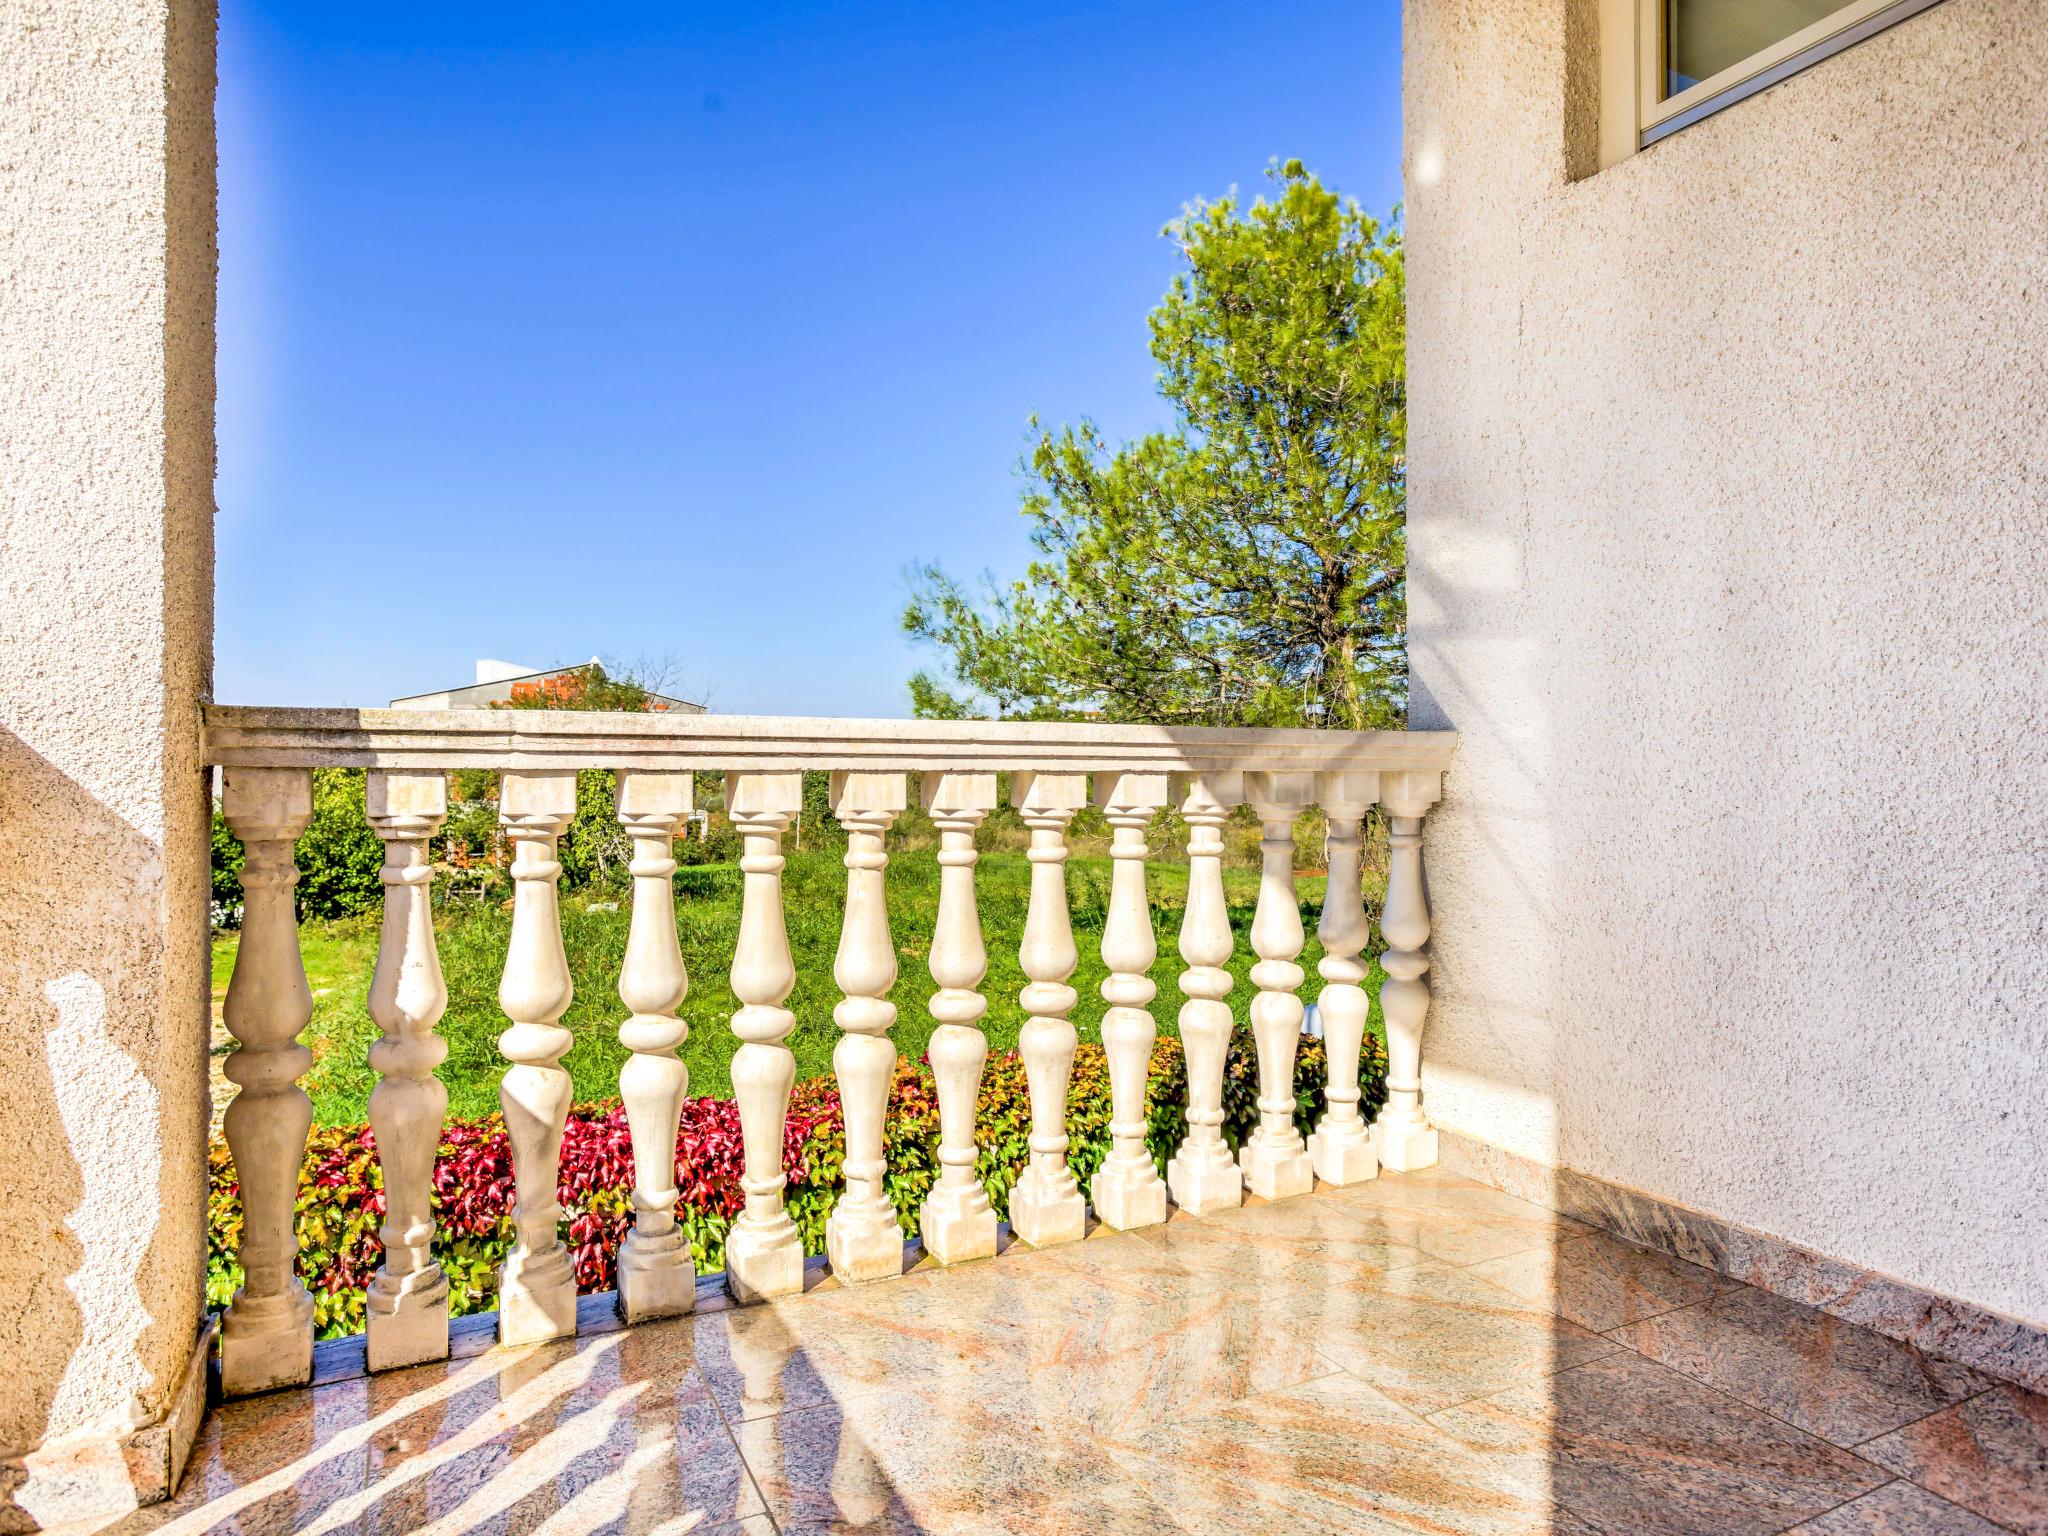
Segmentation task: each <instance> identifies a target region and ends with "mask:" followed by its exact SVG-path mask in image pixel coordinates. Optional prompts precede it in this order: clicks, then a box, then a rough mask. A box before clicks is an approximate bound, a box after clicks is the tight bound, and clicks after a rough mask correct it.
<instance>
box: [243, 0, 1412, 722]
mask: <svg viewBox="0 0 2048 1536" xmlns="http://www.w3.org/2000/svg"><path fill="white" fill-rule="evenodd" d="M1399 51H1400V49H1399V7H1398V6H1397V5H1396V4H1395V3H1394V0H1345V3H1320V0H1318V3H1290V4H1283V5H1275V6H1266V7H1261V6H1246V5H1244V4H1243V3H1241V0H1239V3H1208V0H1200V3H1172V4H1169V3H1166V0H1155V3H1148V4H1096V5H1077V4H1066V3H1043V0H1041V3H1040V4H1037V5H1032V6H1004V7H995V6H987V5H975V4H969V5H962V4H959V3H957V0H955V3H953V4H948V5H919V6H912V5H881V4H874V5H840V6H822V5H804V4H776V5H768V4H759V3H754V4H741V5H730V6H721V7H710V6H701V5H691V4H680V3H678V4H655V3H646V4H627V3H618V4H607V5H594V6H573V5H572V6H564V5H560V4H553V5H548V6H538V5H524V4H509V3H499V4H492V5H462V4H441V3H436V4H431V5H397V4H388V3H367V0H366V3H358V4H350V5H327V4H307V3H305V0H224V4H223V6H222V19H221V89H220V149H221V287H220V304H221V314H220V447H221V458H220V482H219V499H220V524H219V528H220V533H219V548H220V561H219V573H220V574H219V647H218V663H217V670H216V676H217V685H216V696H217V697H219V698H220V699H221V700H223V701H226V702H234V703H266V704H270V703H274V704H350V705H380V704H383V703H384V702H385V701H386V700H388V699H390V698H392V697H393V696H395V695H399V694H405V693H413V692H420V691H424V690H427V689H431V688H439V687H446V686H449V685H451V684H457V683H461V682H464V681H467V680H468V678H469V677H470V675H471V670H472V666H473V663H474V661H475V659H476V658H477V657H479V656H494V657H504V658H508V659H511V660H515V661H530V662H532V663H535V664H538V665H545V664H551V663H554V662H557V661H566V660H580V659H582V658H584V657H586V656H589V655H590V654H591V653H593V652H601V653H604V654H607V655H619V656H623V657H627V658H631V657H633V656H635V655H641V654H646V655H660V654H664V653H667V654H672V655H673V656H674V657H676V658H677V659H679V660H680V661H681V662H682V663H683V667H684V674H685V679H686V682H687V685H688V687H687V689H686V691H694V692H695V693H697V694H699V695H708V696H709V698H710V700H711V703H712V705H713V707H714V708H716V709H719V710H721V711H726V712H735V713H737V712H746V713H793V714H872V715H901V714H904V713H906V712H907V709H908V701H907V699H906V696H905V693H904V688H903V683H904V679H905V678H906V677H908V676H909V674H910V673H911V672H912V671H913V670H914V669H915V668H916V667H917V665H918V664H919V656H918V654H917V653H916V652H915V651H914V650H913V648H911V647H910V646H909V645H908V643H907V642H906V641H905V640H904V639H903V638H902V636H901V634H900V632H899V629H898V623H897V620H898V615H899V613H900V611H901V608H902V604H903V596H904V588H903V571H904V568H905V567H906V566H907V565H909V564H910V563H911V562H913V561H917V560H921V559H930V558H937V559H940V560H942V561H944V562H945V563H946V564H947V565H948V566H949V567H951V568H953V569H955V570H956V571H959V572H961V573H962V574H973V573H975V572H977V571H980V570H983V569H989V570H993V571H995V572H996V573H997V574H998V575H1003V576H1009V575H1014V574H1016V573H1018V572H1019V571H1020V570H1021V568H1022V566H1023V564H1024V562H1025V560H1026V558H1027V555H1028V549H1027V545H1026V542H1025V523H1024V520H1023V519H1022V518H1021V517H1019V516H1018V515H1017V491H1018V486H1017V480H1016V477H1015V466H1016V461H1017V458H1018V455H1019V453H1020V452H1021V450H1022V449H1023V446H1024V442H1025V428H1026V421H1027V418H1028V417H1029V415H1030V414H1031V413H1032V412H1033V411H1037V412H1038V413H1040V414H1041V415H1042V416H1043V417H1045V418H1046V419H1047V420H1049V421H1054V422H1057V421H1062V420H1071V419H1074V418H1077V417H1079V416H1082V415H1088V416H1092V417H1094V418H1095V420H1097V421H1098V422H1099V423H1101V424H1102V426H1103V427H1104V428H1105V429H1106V430H1107V431H1108V432H1110V433H1111V434H1113V435H1116V436H1126V435H1131V434H1134V433H1137V432H1140V431H1143V430H1146V429H1148V428H1150V427H1153V426H1157V425H1161V424H1163V423H1164V421H1165V420H1166V413H1165V409H1164V407H1163V405H1162V404H1161V403H1160V402H1159V400H1158V399H1157V397H1156V395H1155V394H1154V392H1153V379H1152V365H1151V361H1150V359H1149V357H1148V356H1147V354H1146V352H1145V314H1146V312H1147V310H1149V309H1150V308H1151V307H1152V305H1153V304H1154V303H1156V302H1157V300H1158V298H1159V296H1160V294H1161V293H1162V292H1163V291H1164V289H1165V287H1166V283H1167V280H1168V279H1169V277H1170V276H1171V275H1172V273H1173V270H1174V266H1175V259H1174V253H1173V250H1172V247H1171V245H1170V244H1169V243H1168V242H1166V241H1164V240H1161V239H1160V238H1158V234H1159V228H1160V226H1161V225H1162V224H1164V223H1165V222H1166V221H1167V220H1168V219H1169V218H1171V217H1173V216H1174V215H1175V214H1176V212H1178V210H1179V208H1180V207H1181V205H1182V204H1183V203H1184V202H1186V201H1188V200H1190V199H1192V198H1195V197H1199V196H1204V195H1209V196H1213V195H1217V194H1221V193H1223V192H1224V191H1226V190H1228V189H1229V188H1230V187H1231V186H1232V185H1233V184H1236V185H1238V186H1240V187H1242V188H1244V189H1245V190H1246V191H1251V190H1253V189H1254V188H1256V187H1258V186H1259V185H1261V181H1262V178H1261V173H1262V171H1263V169H1264V167H1265V166H1266V164H1267V162H1268V160H1269V158H1271V157H1275V156H1278V157H1281V158H1285V157H1287V156H1296V155H1298V156H1300V157H1301V158H1302V159H1303V160H1305V161H1306V162H1307V163H1308V164H1309V165H1310V166H1311V167H1312V168H1314V169H1316V170H1318V171H1320V172H1321V173H1322V175H1323V176H1324V178H1325V180H1327V181H1329V182H1331V183H1332V184H1333V185H1335V186H1337V187H1339V188H1341V189H1342V190H1343V191H1345V192H1347V193H1349V194H1351V195H1354V196H1356V197H1357V198H1358V199H1359V200H1360V201H1361V202H1362V203H1364V204H1365V206H1366V207H1367V208H1368V209H1370V210H1372V211H1375V212H1380V213H1384V212H1385V211H1386V210H1387V209H1388V208H1389V207H1391V206H1392V205H1393V204H1394V203H1395V202H1396V201H1397V200H1398V198H1399V196H1400V97H1399V91H1400V74H1399Z"/></svg>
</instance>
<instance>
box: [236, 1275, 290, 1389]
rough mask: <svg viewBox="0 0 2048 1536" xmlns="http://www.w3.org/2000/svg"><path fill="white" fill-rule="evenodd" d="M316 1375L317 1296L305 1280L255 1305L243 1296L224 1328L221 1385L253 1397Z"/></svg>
mask: <svg viewBox="0 0 2048 1536" xmlns="http://www.w3.org/2000/svg"><path fill="white" fill-rule="evenodd" d="M312 1379H313V1298H312V1297H311V1296H310V1295H308V1294H307V1293H306V1288H305V1286H304V1285H303V1284H301V1283H300V1282H299V1281H297V1280H294V1281H293V1282H292V1289H291V1290H289V1291H287V1292H286V1293H285V1294H283V1295H281V1296H266V1297H264V1298H263V1299H262V1301H261V1302H260V1303H258V1304H256V1305H255V1306H254V1307H251V1306H250V1305H249V1304H247V1303H244V1302H241V1301H237V1302H236V1304H235V1305H234V1306H232V1307H230V1308H229V1309H228V1313H227V1318H226V1320H225V1321H224V1322H223V1323H222V1325H221V1331H220V1387H221V1392H222V1393H223V1394H224V1395H225V1396H228V1397H248V1396H251V1395H253V1394H254V1393H257V1392H271V1391H275V1390H276V1389H277V1388H279V1387H300V1386H304V1385H305V1384H306V1383H307V1382H309V1381H311V1380H312Z"/></svg>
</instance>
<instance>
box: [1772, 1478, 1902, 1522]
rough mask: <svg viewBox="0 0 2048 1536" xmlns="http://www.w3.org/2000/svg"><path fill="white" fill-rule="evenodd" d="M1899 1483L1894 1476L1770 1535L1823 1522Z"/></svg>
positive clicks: (1801, 1518) (1803, 1517)
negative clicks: (1858, 1501)
mask: <svg viewBox="0 0 2048 1536" xmlns="http://www.w3.org/2000/svg"><path fill="white" fill-rule="evenodd" d="M1900 1481H1901V1479H1900V1478H1899V1477H1898V1476H1897V1475H1894V1476H1893V1477H1892V1479H1891V1481H1890V1482H1885V1483H1879V1484H1878V1485H1877V1486H1876V1487H1875V1488H1866V1489H1864V1490H1863V1492H1861V1493H1852V1494H1850V1495H1849V1497H1848V1498H1846V1499H1843V1500H1842V1501H1841V1502H1840V1503H1839V1504H1830V1505H1829V1506H1828V1507H1827V1508H1826V1509H1817V1510H1815V1511H1814V1512H1813V1513H1812V1514H1810V1515H1802V1516H1800V1518H1799V1519H1797V1520H1794V1521H1793V1522H1792V1523H1791V1524H1790V1525H1781V1526H1779V1527H1778V1529H1777V1530H1776V1531H1775V1532H1773V1533H1772V1536H1786V1532H1788V1531H1796V1530H1798V1529H1799V1527H1801V1526H1802V1525H1810V1524H1811V1523H1812V1522H1814V1521H1815V1520H1825V1519H1826V1518H1827V1517H1828V1516H1829V1515H1832V1514H1833V1513H1834V1512H1835V1511H1836V1510H1838V1509H1847V1508H1848V1507H1849V1506H1850V1505H1851V1504H1854V1503H1855V1502H1856V1501H1857V1500H1858V1499H1867V1498H1870V1497H1871V1496H1872V1495H1874V1494H1879V1493H1883V1492H1884V1491H1885V1489H1887V1488H1889V1487H1891V1486H1892V1485H1893V1484H1894V1483H1897V1482H1900Z"/></svg>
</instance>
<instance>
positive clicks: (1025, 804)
mask: <svg viewBox="0 0 2048 1536" xmlns="http://www.w3.org/2000/svg"><path fill="white" fill-rule="evenodd" d="M1010 802H1011V804H1013V805H1015V806H1016V807H1017V809H1018V810H1019V811H1020V812H1021V813H1022V814H1023V817H1024V823H1025V825H1026V826H1028V827H1030V828H1031V906H1030V908H1029V910H1028V911H1027V913H1026V914H1025V918H1024V939H1023V943H1022V944H1021V946H1020V947H1019V949H1018V951H1017V959H1018V962H1019V964H1020V965H1021V966H1022V967H1023V971H1024V975H1025V976H1026V978H1028V981H1027V985H1026V986H1025V988H1024V990H1023V992H1022V994H1021V995H1020V997H1019V1001H1020V1002H1021V1003H1022V1004H1023V1007H1024V1012H1025V1013H1026V1014H1028V1015H1029V1017H1028V1018H1026V1019H1025V1021H1024V1027H1023V1029H1022V1030H1021V1031H1019V1033H1018V1036H1017V1048H1018V1051H1019V1053H1020V1054H1021V1055H1022V1056H1023V1058H1024V1075H1025V1077H1026V1079H1027V1080H1028V1081H1029V1083H1030V1085H1031V1144H1030V1145H1031V1161H1030V1164H1029V1166H1027V1167H1026V1168H1025V1170H1024V1174H1023V1176H1022V1177H1021V1178H1019V1179H1018V1180H1017V1186H1016V1188H1014V1189H1013V1190H1011V1191H1010V1229H1011V1230H1012V1231H1013V1232H1015V1233H1016V1234H1017V1236H1018V1237H1020V1238H1022V1239H1023V1240H1024V1241H1025V1242H1027V1243H1030V1244H1031V1245H1032V1246H1033V1247H1035V1248H1049V1247H1051V1246H1052V1245H1053V1244H1055V1243H1071V1242H1077V1241H1079V1240H1080V1238H1081V1237H1082V1236H1083V1235H1084V1234H1085V1232H1086V1231H1087V1225H1088V1205H1087V1202H1086V1201H1085V1200H1083V1199H1082V1198H1081V1186H1080V1185H1078V1184H1077V1183H1075V1182H1074V1175H1073V1171H1072V1170H1071V1169H1069V1168H1068V1167H1067V1083H1068V1080H1069V1079H1070V1078H1071V1077H1072V1076H1073V1072H1074V1046H1075V1043H1076V1038H1077V1037H1076V1036H1075V1033H1074V1026H1073V1023H1072V1021H1071V1020H1070V1019H1069V1018H1068V1015H1069V1014H1071V1013H1072V1012H1073V1011H1074V1004H1075V1003H1076V1002H1077V1001H1078V1000H1079V999H1078V996H1077V994H1076V993H1075V991H1074V989H1073V988H1072V987H1070V986H1068V985H1067V978H1068V977H1070V976H1072V975H1073V974H1074V966H1075V964H1076V963H1077V962H1078V960H1079V958H1080V957H1079V955H1078V954H1076V952H1075V950H1074V928H1073V922H1072V919H1071V917H1070V915H1069V912H1068V909H1067V823H1069V822H1070V821H1072V820H1073V819H1074V813H1075V812H1076V811H1078V810H1079V809H1080V808H1081V807H1082V806H1084V805H1086V804H1087V803H1088V776H1087V775H1086V774H1083V773H1019V774H1017V775H1016V776H1015V777H1014V778H1012V779H1011V781H1010Z"/></svg>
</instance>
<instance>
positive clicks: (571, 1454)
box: [124, 1328, 763, 1536]
mask: <svg viewBox="0 0 2048 1536" xmlns="http://www.w3.org/2000/svg"><path fill="white" fill-rule="evenodd" d="M656 1335H657V1330H656V1329H653V1328H650V1329H644V1330H636V1331H635V1332H633V1333H619V1334H613V1335H608V1336H601V1337H598V1338H595V1339H590V1340H578V1341H575V1342H573V1343H572V1342H563V1343H560V1344H550V1345H544V1346H538V1347H536V1348H533V1349H529V1350H522V1351H506V1352H503V1353H498V1354H493V1355H489V1356H484V1357H480V1358H478V1359H475V1360H472V1361H468V1362H463V1363H461V1364H459V1365H456V1366H453V1367H449V1366H433V1367H421V1368H416V1369H414V1370H412V1371H406V1372H394V1373H391V1374H390V1375H388V1376H380V1377H376V1378H372V1379H371V1380H369V1381H364V1382H355V1383H349V1384H345V1385H340V1386H334V1387H327V1388H322V1389H319V1390H317V1391H314V1392H311V1393H304V1394H279V1395H277V1396H276V1397H275V1398H268V1399H260V1400H257V1402H256V1403H255V1404H251V1405H248V1406H249V1407H251V1408H257V1410H258V1411H257V1413H256V1414H253V1415H252V1414H245V1413H240V1412H237V1411H236V1410H238V1409H241V1408H242V1407H243V1405H233V1406H232V1407H231V1408H230V1409H228V1410H224V1411H223V1412H222V1413H220V1414H219V1415H217V1416H216V1417H217V1420H218V1422H219V1423H220V1425H221V1430H222V1438H221V1439H219V1440H218V1441H215V1442H213V1443H209V1444H206V1445H203V1446H202V1447H201V1450H200V1458H201V1460H200V1461H198V1462H196V1463H195V1471H194V1473H193V1476H192V1478H191V1479H190V1480H189V1481H188V1484H187V1488H186V1489H185V1490H184V1491H183V1493H182V1494H181V1496H180V1497H179V1498H178V1499H176V1500H174V1501H173V1502H172V1503H170V1504H166V1505H161V1506H158V1507H157V1508H156V1509H153V1510H147V1511H143V1512H141V1514H139V1515H138V1516H137V1517H135V1519H134V1520H133V1521H131V1522H130V1523H129V1524H128V1525H127V1526H125V1527H124V1529H130V1530H135V1531H154V1532H158V1533H160V1536H161V1533H175V1536H197V1533H199V1532H210V1531H223V1532H227V1531H233V1532H241V1533H255V1532H287V1531H289V1532H295V1533H303V1536H328V1533H343V1532H422V1533H431V1536H469V1533H478V1536H482V1533H486V1532H500V1531H502V1532H528V1531H544V1532H547V1533H549V1536H567V1533H570V1532H576V1531H585V1530H590V1531H595V1530H599V1529H605V1530H611V1531H617V1532H620V1533H626V1532H652V1531H655V1530H657V1529H660V1528H662V1527H664V1526H670V1527H673V1526H674V1523H675V1522H676V1521H677V1520H678V1519H681V1518H684V1517H687V1518H688V1519H689V1521H690V1522H691V1524H692V1527H693V1528H694V1527H702V1528H707V1529H716V1528H718V1527H720V1526H733V1525H734V1524H735V1523H736V1522H738V1521H741V1520H744V1519H745V1518H747V1517H749V1516H752V1515H756V1514H759V1513H762V1511H763V1506H762V1504H761V1500H760V1496H759V1494H758V1492H757V1491H756V1489H755V1487H754V1484H753V1480H752V1479H751V1478H750V1477H749V1476H748V1474H747V1470H746V1467H745V1465H744V1464H743V1463H742V1461H741V1459H740V1454H739V1450H738V1447H737V1446H736V1445H735V1444H734V1443H733V1439H732V1436H731V1434H730V1433H729V1432H728V1431H727V1429H726V1427H725V1423H724V1421H723V1420H722V1419H721V1418H720V1417H719V1415H718V1412H717V1409H716V1407H715V1406H714V1404H713V1402H712V1398H711V1394H710V1390H709V1387H708V1385H707V1383H706V1382H705V1381H704V1379H703V1378H702V1377H701V1376H700V1375H699V1374H698V1373H696V1372H695V1370H694V1369H692V1368H691V1366H690V1365H689V1363H688V1360H687V1358H686V1357H681V1356H679V1355H678V1353H677V1351H676V1350H675V1349H674V1348H673V1347H672V1346H671V1345H670V1344H668V1343H666V1342H664V1341H662V1340H661V1339H660V1338H658V1337H657V1336H656ZM408 1387H410V1389H411V1390H409V1391H408V1390H406V1389H407V1388H408ZM258 1405H260V1407H258ZM273 1405H297V1406H298V1409H299V1411H298V1412H297V1413H296V1414H293V1413H291V1412H288V1411H286V1410H285V1409H284V1408H283V1407H282V1406H273ZM258 1418H260V1419H261V1420H262V1421H263V1422H261V1423H260V1424H259V1423H257V1422H254V1420H256V1419H258ZM238 1441H239V1442H240V1444H239V1445H238V1443H237V1442H238Z"/></svg>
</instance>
